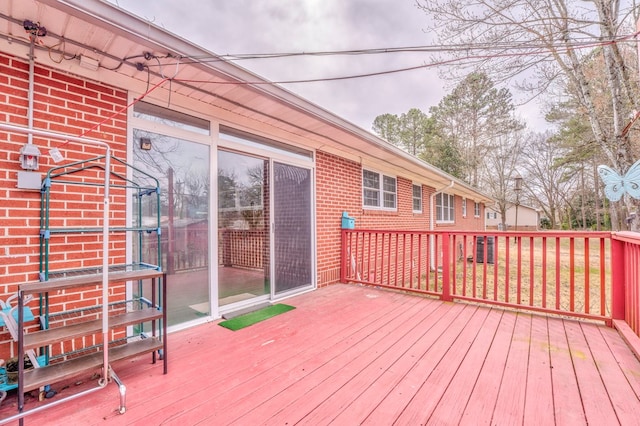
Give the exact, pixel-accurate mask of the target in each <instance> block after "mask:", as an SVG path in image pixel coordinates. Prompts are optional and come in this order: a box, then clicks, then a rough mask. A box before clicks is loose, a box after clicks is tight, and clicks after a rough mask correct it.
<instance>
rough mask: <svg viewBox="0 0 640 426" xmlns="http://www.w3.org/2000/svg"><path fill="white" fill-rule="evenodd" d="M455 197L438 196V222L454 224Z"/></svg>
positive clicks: (447, 195)
mask: <svg viewBox="0 0 640 426" xmlns="http://www.w3.org/2000/svg"><path fill="white" fill-rule="evenodd" d="M453 199H454V196H453V195H451V194H444V193H442V192H441V193H439V194H436V222H449V223H453V221H454V218H455V209H454V203H453Z"/></svg>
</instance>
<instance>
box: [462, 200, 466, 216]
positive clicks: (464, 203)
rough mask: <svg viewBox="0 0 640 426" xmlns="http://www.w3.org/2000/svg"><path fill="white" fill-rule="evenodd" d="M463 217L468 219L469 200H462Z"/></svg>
mask: <svg viewBox="0 0 640 426" xmlns="http://www.w3.org/2000/svg"><path fill="white" fill-rule="evenodd" d="M462 217H467V199H466V198H463V199H462Z"/></svg>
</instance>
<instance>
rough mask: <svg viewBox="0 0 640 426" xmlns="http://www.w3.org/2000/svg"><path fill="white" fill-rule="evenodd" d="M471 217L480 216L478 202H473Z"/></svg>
mask: <svg viewBox="0 0 640 426" xmlns="http://www.w3.org/2000/svg"><path fill="white" fill-rule="evenodd" d="M473 217H480V203H473Z"/></svg>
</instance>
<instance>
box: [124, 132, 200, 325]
mask: <svg viewBox="0 0 640 426" xmlns="http://www.w3.org/2000/svg"><path fill="white" fill-rule="evenodd" d="M133 135H134V140H136V141H137V140H140V139H141V138H146V140H148V142H149V144H148V145H147V147H150V149H148V150H147V149H142V148H141V147H140V146H139V145H137V144H135V145H134V148H133V159H134V161H133V164H134V166H135V167H136V168H138V169H140V170H142V171H144V172H146V173H149V174H150V175H152V176H155V177H156V178H157V179H158V180H159V181H160V190H161V196H160V204H161V205H160V218H161V220H160V222H161V238H160V240H161V251H162V269H163V270H164V271H165V272H166V273H167V283H168V285H167V295H166V300H167V317H168V324H169V325H170V326H173V325H176V324H180V323H183V322H187V321H191V320H194V319H197V318H199V317H202V316H206V315H208V314H209V305H210V302H209V288H210V285H209V282H210V279H209V240H208V236H209V193H210V191H209V167H210V166H209V164H210V163H209V161H210V160H209V152H210V148H209V147H208V146H206V145H202V144H198V143H195V142H190V141H188V140H183V139H179V138H175V137H171V136H167V135H161V134H157V133H153V132H148V131H143V130H138V129H134V132H133ZM135 180H137V177H136V176H135V172H134V181H135ZM153 199H154V198H153V197H149V200H153ZM142 202H143V204H142V206H141V208H140V209H138V208H134V209H133V210H134V212H133V214H134V218H133V223H138V222H137V221H138V218H137V215H141V216H142V219H141V222H142V224H143V225H144V224H145V223H150V224H153V223H155V221H156V220H157V217H156V216H155V215H156V214H157V213H156V207H155V206H151V205H146V204H145V202H146V201H145V200H142ZM148 240H150V239H143V241H148ZM134 250H140V253H141V254H142V259H143V261H147V262H149V263H154V264H155V263H157V260H156V261H154V259H157V257H158V254H157V253H158V247H157V244H154V243H143V247H134ZM149 292H150V290H149V289H148V288H145V286H140V287H137V288H134V296H144V297H148V295H149ZM141 293H142V294H141Z"/></svg>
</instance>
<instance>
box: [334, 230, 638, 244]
mask: <svg viewBox="0 0 640 426" xmlns="http://www.w3.org/2000/svg"><path fill="white" fill-rule="evenodd" d="M343 231H344V232H347V233H379V234H381V233H392V234H425V235H442V234H450V235H451V234H453V235H470V236H484V235H490V236H507V237H548V238H568V237H577V238H584V237H587V238H611V237H612V235H619V238H618V239H622V238H631V237H628V236H627V234H631V236H633V237H634V238H633V239H634V241H637V242H640V233H635V232H619V233H612V232H610V231H497V230H486V231H465V230H433V231H429V230H421V229H406V230H405V229H399V230H390V229H363V228H356V229H343Z"/></svg>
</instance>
